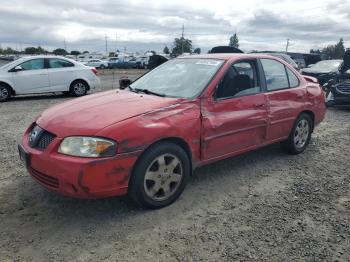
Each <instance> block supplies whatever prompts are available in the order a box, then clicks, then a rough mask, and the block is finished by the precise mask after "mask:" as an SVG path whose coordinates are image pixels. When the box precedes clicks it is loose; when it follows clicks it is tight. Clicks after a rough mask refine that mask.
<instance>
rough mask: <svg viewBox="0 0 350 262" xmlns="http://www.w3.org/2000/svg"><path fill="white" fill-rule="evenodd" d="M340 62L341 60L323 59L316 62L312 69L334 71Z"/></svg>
mask: <svg viewBox="0 0 350 262" xmlns="http://www.w3.org/2000/svg"><path fill="white" fill-rule="evenodd" d="M341 62H342V61H341V60H324V61H320V62H318V63H316V64H315V65H314V66H313V67H312V69H318V70H329V71H335V70H338V68H339V66H340V64H341Z"/></svg>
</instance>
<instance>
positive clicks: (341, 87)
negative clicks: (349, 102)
mask: <svg viewBox="0 0 350 262" xmlns="http://www.w3.org/2000/svg"><path fill="white" fill-rule="evenodd" d="M337 90H338V91H340V92H342V93H347V94H350V80H347V81H344V82H342V83H340V84H338V86H337Z"/></svg>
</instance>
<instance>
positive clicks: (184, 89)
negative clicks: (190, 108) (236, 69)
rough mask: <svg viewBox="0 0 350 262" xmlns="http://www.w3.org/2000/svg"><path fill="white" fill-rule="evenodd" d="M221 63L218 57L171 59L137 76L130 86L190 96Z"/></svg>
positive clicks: (192, 95) (206, 80)
mask: <svg viewBox="0 0 350 262" xmlns="http://www.w3.org/2000/svg"><path fill="white" fill-rule="evenodd" d="M223 63H224V61H223V60H218V59H199V58H188V59H181V58H179V59H173V60H170V61H168V62H166V63H164V64H162V65H160V66H159V67H157V68H155V69H154V70H152V71H151V72H149V73H148V74H146V75H144V76H143V77H141V78H139V79H138V80H136V81H135V82H134V83H132V84H131V85H130V87H131V88H132V89H134V90H145V89H146V90H148V91H150V92H153V93H158V94H162V95H164V96H169V97H183V98H192V97H195V96H197V95H198V94H199V93H200V92H201V91H202V90H203V88H205V86H206V85H207V84H208V82H209V81H210V79H211V78H212V77H213V76H214V75H215V73H216V72H217V71H218V69H219V68H220V67H221V65H222V64H223Z"/></svg>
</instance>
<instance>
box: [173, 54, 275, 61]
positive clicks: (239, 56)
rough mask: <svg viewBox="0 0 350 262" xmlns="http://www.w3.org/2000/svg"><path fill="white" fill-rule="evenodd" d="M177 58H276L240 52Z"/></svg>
mask: <svg viewBox="0 0 350 262" xmlns="http://www.w3.org/2000/svg"><path fill="white" fill-rule="evenodd" d="M179 58H201V59H223V60H230V59H234V58H274V59H275V58H276V57H273V56H271V55H267V54H259V53H254V54H241V53H217V54H202V55H189V56H179Z"/></svg>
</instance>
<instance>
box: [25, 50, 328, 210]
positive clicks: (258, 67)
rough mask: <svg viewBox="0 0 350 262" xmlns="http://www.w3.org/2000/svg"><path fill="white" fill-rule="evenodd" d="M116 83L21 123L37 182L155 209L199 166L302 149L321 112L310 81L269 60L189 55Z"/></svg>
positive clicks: (315, 85)
mask: <svg viewBox="0 0 350 262" xmlns="http://www.w3.org/2000/svg"><path fill="white" fill-rule="evenodd" d="M123 83H124V84H125V85H124V86H122V87H123V88H124V89H123V90H119V91H117V92H116V91H115V90H111V91H107V92H104V93H99V94H95V95H91V96H89V97H83V98H78V99H74V100H71V101H68V102H65V103H62V104H60V105H56V106H54V107H52V108H50V109H48V110H46V111H44V112H43V113H42V114H41V115H40V117H39V118H38V119H36V120H35V121H34V122H33V123H32V124H31V125H30V126H29V127H28V129H27V130H26V131H25V133H24V136H23V139H22V142H21V145H19V152H20V157H21V159H22V160H23V161H24V163H25V165H26V167H27V170H28V171H29V173H30V175H31V176H32V177H33V178H34V179H35V180H36V181H37V182H38V183H40V184H41V185H42V186H44V187H46V188H47V189H50V190H52V191H55V192H57V193H61V194H64V195H67V196H71V197H77V198H99V197H108V196H117V195H124V194H126V193H127V192H129V194H130V195H131V196H132V197H133V199H134V200H135V201H136V202H137V203H139V204H140V205H142V206H145V207H148V208H160V207H164V206H166V205H169V204H171V203H172V202H174V201H175V200H176V199H177V198H178V197H179V196H180V194H181V193H182V191H183V190H184V188H185V186H186V183H187V181H188V178H189V176H190V175H191V174H192V171H193V170H194V169H195V168H197V167H199V166H203V165H205V164H209V163H212V162H215V161H218V160H221V159H224V158H228V157H232V156H235V155H238V154H242V153H244V152H247V151H251V150H254V149H256V148H259V147H263V146H265V145H268V144H272V143H276V142H282V146H283V148H284V149H285V150H287V151H288V152H290V153H292V154H299V153H301V152H303V151H304V150H305V149H306V147H307V146H308V144H309V141H310V138H311V133H312V132H313V131H314V129H315V127H316V126H317V125H318V124H319V123H320V122H321V121H322V120H323V118H324V115H325V103H324V102H325V101H324V95H323V91H322V89H321V87H320V85H319V84H318V83H317V80H316V79H314V78H312V77H307V76H304V77H303V76H302V75H300V74H299V73H298V72H297V71H296V70H295V69H294V68H293V67H292V66H291V65H290V64H288V63H286V62H285V61H283V60H280V59H277V58H275V57H272V56H264V55H259V54H207V55H195V56H186V57H183V58H176V59H173V60H170V61H168V62H166V63H164V64H162V65H160V66H158V67H157V68H156V69H154V70H152V71H151V72H149V73H147V74H145V75H143V76H142V77H141V78H139V79H137V80H136V81H135V82H134V83H132V84H130V83H131V82H130V80H129V81H128V82H127V81H125V82H123ZM77 112H78V113H77Z"/></svg>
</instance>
